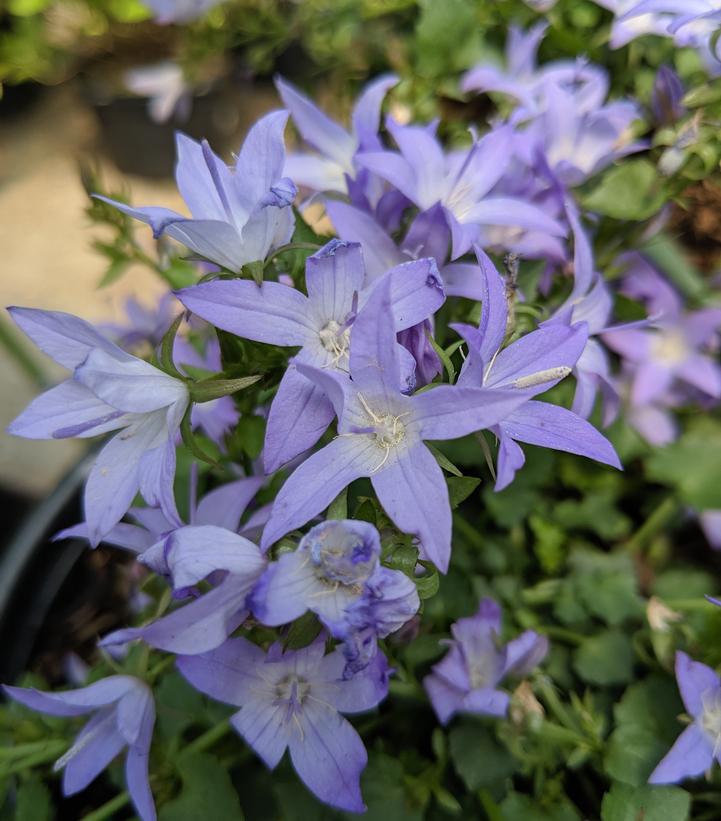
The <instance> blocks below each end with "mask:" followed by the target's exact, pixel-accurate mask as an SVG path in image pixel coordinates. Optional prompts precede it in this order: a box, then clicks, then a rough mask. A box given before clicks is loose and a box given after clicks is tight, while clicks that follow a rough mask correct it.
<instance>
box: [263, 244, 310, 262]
mask: <svg viewBox="0 0 721 821" xmlns="http://www.w3.org/2000/svg"><path fill="white" fill-rule="evenodd" d="M320 247H321V246H320V245H317V244H316V243H315V242H289V243H288V244H287V245H281V246H280V248H276V249H275V251H273V253H272V254H271V255H270V256H269V257H268V258H267V259H266V260H265V264H264V266H263V267H264V268H267V267H268V266H269V265H270V263H271V262H272V261H273V260H274V259H275V258H276V257H277V256H280V255H281V254H284V253H285V252H286V251H317V250H318V249H319V248H320Z"/></svg>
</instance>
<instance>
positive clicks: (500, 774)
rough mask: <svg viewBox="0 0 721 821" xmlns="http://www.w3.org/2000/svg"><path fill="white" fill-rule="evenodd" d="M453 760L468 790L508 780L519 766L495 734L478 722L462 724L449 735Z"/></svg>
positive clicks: (464, 722) (457, 725)
mask: <svg viewBox="0 0 721 821" xmlns="http://www.w3.org/2000/svg"><path fill="white" fill-rule="evenodd" d="M449 744H450V750H451V761H453V766H454V768H455V770H456V772H457V773H458V775H459V776H460V777H461V778H462V780H463V783H464V784H465V785H466V787H467V788H468V789H469V790H478V789H480V788H481V787H488V786H490V785H492V784H495V783H497V782H498V781H501V780H503V779H504V778H508V777H509V776H511V775H513V773H514V772H515V771H516V769H517V768H518V763H517V762H516V760H515V759H514V757H513V756H512V755H511V754H510V753H509V752H508V750H507V749H506V748H505V747H504V746H503V745H502V744H500V743H499V742H498V741H497V740H496V738H495V736H494V735H493V733H492V732H491V731H490V730H489V729H488V728H487V727H484V726H483V725H482V724H481V723H480V722H477V721H468V720H466V721H461V722H459V723H458V724H456V726H455V727H453V729H452V730H451V732H450V736H449Z"/></svg>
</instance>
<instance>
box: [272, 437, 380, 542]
mask: <svg viewBox="0 0 721 821" xmlns="http://www.w3.org/2000/svg"><path fill="white" fill-rule="evenodd" d="M377 457H378V448H377V446H376V445H375V444H374V443H373V442H372V441H371V438H370V437H367V436H357V435H351V436H347V437H344V436H339V437H338V438H337V439H334V440H333V441H332V442H330V444H328V445H326V446H325V447H324V448H323V449H322V450H320V451H318V452H317V453H314V454H313V456H311V457H310V458H309V459H306V461H305V462H303V464H302V465H300V467H298V468H296V470H295V471H294V472H293V473H292V474H291V475H290V477H289V478H288V480H287V481H286V483H285V484H284V485H283V487H282V488H281V489H280V492H279V493H278V495H277V496H276V499H275V502H274V504H273V510H272V513H271V517H270V521H269V522H268V524H267V525H266V526H265V530H264V531H263V539H262V541H261V548H262V549H263V550H266V549H267V548H268V547H270V546H271V545H272V544H273V543H274V542H276V541H278V539H280V537H281V536H284V535H285V534H286V533H288V532H289V531H291V530H294V529H295V528H297V527H300V526H301V525H304V524H305V523H306V522H308V521H310V520H311V519H312V518H313V517H314V516H317V515H318V514H319V513H320V512H321V511H323V510H325V508H327V507H328V505H329V504H330V503H331V502H332V501H333V499H335V497H336V496H337V495H338V494H339V493H340V492H341V491H342V490H343V489H344V488H346V487H348V485H349V484H350V483H351V482H352V481H353V480H354V479H358V478H359V477H361V476H368V475H369V473H370V472H371V471H372V470H373V468H374V466H375V465H376V464H377Z"/></svg>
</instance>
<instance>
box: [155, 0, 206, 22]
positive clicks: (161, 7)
mask: <svg viewBox="0 0 721 821" xmlns="http://www.w3.org/2000/svg"><path fill="white" fill-rule="evenodd" d="M142 2H143V4H144V5H145V6H147V7H148V8H149V9H150V10H151V11H152V12H153V15H154V17H155V22H156V23H160V24H162V25H165V24H166V23H192V22H193V20H197V19H198V18H199V17H202V16H203V15H204V14H205V12H206V11H208V10H210V9H212V8H213V6H217V5H218V3H220V2H222V0H142Z"/></svg>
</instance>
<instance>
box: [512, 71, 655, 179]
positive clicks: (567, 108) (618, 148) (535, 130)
mask: <svg viewBox="0 0 721 821" xmlns="http://www.w3.org/2000/svg"><path fill="white" fill-rule="evenodd" d="M544 94H545V99H546V106H545V107H544V109H543V111H542V112H541V113H540V114H539V116H538V117H537V118H536V119H534V120H533V121H532V122H531V123H530V125H529V126H528V127H527V129H526V130H525V131H524V132H523V136H524V137H525V138H526V142H525V143H524V142H523V141H520V142H517V149H518V150H521V151H522V152H523V153H525V159H526V162H527V163H528V164H529V165H533V163H534V161H535V155H536V153H537V152H538V149H539V147H540V148H541V149H542V150H543V153H544V155H545V158H546V162H547V163H548V166H549V167H550V168H551V170H552V171H553V173H554V174H555V175H556V176H557V177H558V179H559V180H560V181H561V182H562V183H563V184H564V185H566V186H576V185H580V184H581V183H583V182H585V181H586V180H587V179H589V177H592V176H593V175H594V174H597V173H598V172H599V171H602V170H603V169H604V168H606V167H607V166H609V165H610V164H611V163H613V162H614V161H615V160H617V159H620V158H621V157H625V156H626V155H627V154H632V153H634V152H636V151H641V150H642V149H644V148H646V147H647V143H645V142H643V141H634V140H633V136H634V135H633V131H632V128H631V126H632V125H633V123H634V121H636V120H639V119H641V111H640V109H639V107H638V105H637V104H636V103H634V102H631V101H628V100H614V101H613V102H610V103H607V104H606V105H600V104H599V105H597V106H594V107H592V108H589V109H584V108H583V106H580V107H579V105H578V102H577V99H576V96H575V94H574V92H573V91H572V90H567V89H564V88H562V87H561V86H560V85H557V84H556V83H553V82H546V84H545V88H544Z"/></svg>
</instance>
